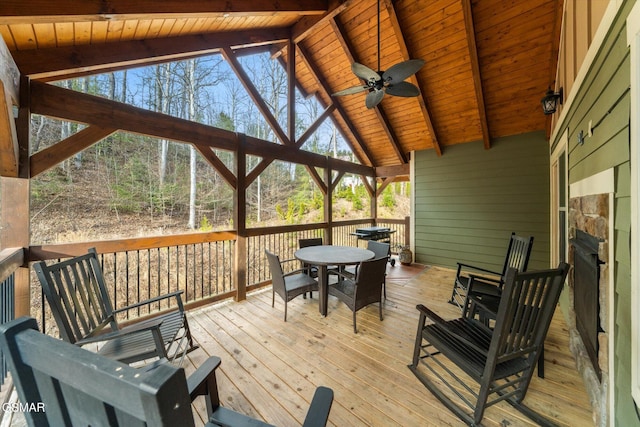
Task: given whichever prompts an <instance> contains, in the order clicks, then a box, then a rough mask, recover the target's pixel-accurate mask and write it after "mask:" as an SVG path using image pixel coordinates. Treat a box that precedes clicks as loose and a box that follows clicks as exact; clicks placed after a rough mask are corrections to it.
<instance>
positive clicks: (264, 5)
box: [0, 0, 327, 24]
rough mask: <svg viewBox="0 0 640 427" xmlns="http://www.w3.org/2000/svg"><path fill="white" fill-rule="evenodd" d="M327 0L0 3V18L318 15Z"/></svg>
mask: <svg viewBox="0 0 640 427" xmlns="http://www.w3.org/2000/svg"><path fill="white" fill-rule="evenodd" d="M326 12H327V0H272V1H241V0H232V1H229V0H189V1H188V2H185V1H182V0H162V1H131V0H109V1H104V0H83V1H81V2H78V1H74V0H57V1H55V2H51V1H41V0H3V1H2V2H0V16H2V20H3V22H5V23H10V24H18V23H29V24H33V23H53V22H72V21H80V20H82V21H105V20H107V21H111V22H113V21H123V20H128V19H132V20H133V19H150V18H154V17H158V18H186V17H191V16H197V17H213V18H221V17H226V16H236V15H237V16H245V15H252V16H272V15H274V14H278V15H295V16H298V15H322V14H324V13H326Z"/></svg>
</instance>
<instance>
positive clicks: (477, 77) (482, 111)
mask: <svg viewBox="0 0 640 427" xmlns="http://www.w3.org/2000/svg"><path fill="white" fill-rule="evenodd" d="M461 1H462V13H463V14H464V29H465V32H466V35H467V46H468V49H469V59H470V60H471V71H472V74H473V86H474V88H475V92H476V102H477V103H478V115H479V116H480V127H481V128H482V140H483V141H484V148H485V149H487V150H488V149H489V148H491V135H490V134H489V123H488V122H487V110H486V108H485V105H484V91H483V90H482V75H481V73H480V62H479V60H478V47H477V46H476V31H475V28H474V26H473V13H472V11H471V0H461Z"/></svg>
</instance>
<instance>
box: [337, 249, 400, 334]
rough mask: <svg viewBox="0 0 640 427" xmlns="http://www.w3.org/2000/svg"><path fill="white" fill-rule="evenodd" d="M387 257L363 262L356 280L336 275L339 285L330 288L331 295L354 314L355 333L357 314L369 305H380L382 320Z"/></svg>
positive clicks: (339, 274) (354, 329) (356, 330)
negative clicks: (383, 286)
mask: <svg viewBox="0 0 640 427" xmlns="http://www.w3.org/2000/svg"><path fill="white" fill-rule="evenodd" d="M387 260H388V258H387V257H383V258H377V259H372V260H368V261H362V262H361V263H360V264H359V266H358V270H357V271H358V272H357V274H356V277H355V280H352V279H350V278H349V277H346V276H345V275H343V274H341V273H336V274H337V275H338V276H339V277H340V279H339V280H338V283H336V284H333V285H331V286H329V295H333V296H335V297H337V298H338V299H339V300H340V301H342V302H343V303H345V304H346V305H347V307H349V309H350V310H351V311H352V312H353V332H354V333H356V334H357V333H358V328H357V326H356V312H357V311H358V310H360V309H361V308H364V307H366V306H368V305H369V304H373V303H376V302H377V303H378V307H379V312H380V320H382V285H383V283H384V276H385V271H386V268H387Z"/></svg>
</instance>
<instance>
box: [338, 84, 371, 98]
mask: <svg viewBox="0 0 640 427" xmlns="http://www.w3.org/2000/svg"><path fill="white" fill-rule="evenodd" d="M365 90H369V86H353V87H349V88H346V89H342V90H340V91H338V92H336V93H333V94H331V96H342V95H351V94H353V93H359V92H364V91H365Z"/></svg>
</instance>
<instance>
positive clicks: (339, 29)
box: [331, 19, 409, 166]
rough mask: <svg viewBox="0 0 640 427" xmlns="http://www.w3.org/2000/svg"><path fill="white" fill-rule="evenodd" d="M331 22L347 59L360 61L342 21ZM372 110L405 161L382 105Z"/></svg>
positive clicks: (390, 141) (352, 61)
mask: <svg viewBox="0 0 640 427" xmlns="http://www.w3.org/2000/svg"><path fill="white" fill-rule="evenodd" d="M331 22H332V25H331V27H332V28H333V30H334V32H335V34H336V37H337V38H338V40H339V41H340V44H341V45H342V47H343V49H344V51H345V53H346V55H347V57H348V58H349V61H350V62H351V63H354V62H359V63H362V61H360V59H359V58H356V56H355V55H354V53H353V52H354V51H355V50H354V49H353V46H351V42H350V41H349V40H348V39H347V37H346V36H345V34H346V31H345V29H344V27H343V25H342V23H341V22H340V21H339V20H338V19H333V20H332V21H331ZM373 110H374V112H375V114H376V116H377V117H378V121H379V122H380V126H382V129H383V130H384V133H385V134H386V135H387V138H388V140H389V145H391V148H392V149H393V151H394V153H395V154H396V156H397V157H398V160H399V161H400V163H407V162H408V161H409V159H408V158H407V155H406V154H405V153H404V151H403V150H402V147H401V146H400V142H399V141H398V138H397V137H396V134H395V132H394V131H393V127H392V126H391V124H390V123H389V119H388V118H387V115H386V114H385V113H384V110H383V108H382V106H381V105H380V104H378V105H376V106H375V107H374V108H373ZM374 166H375V165H374Z"/></svg>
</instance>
